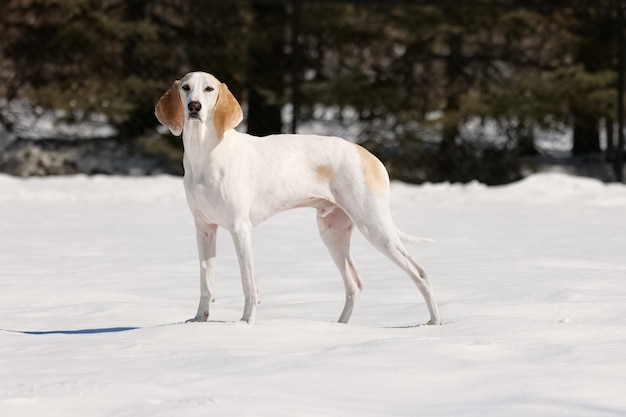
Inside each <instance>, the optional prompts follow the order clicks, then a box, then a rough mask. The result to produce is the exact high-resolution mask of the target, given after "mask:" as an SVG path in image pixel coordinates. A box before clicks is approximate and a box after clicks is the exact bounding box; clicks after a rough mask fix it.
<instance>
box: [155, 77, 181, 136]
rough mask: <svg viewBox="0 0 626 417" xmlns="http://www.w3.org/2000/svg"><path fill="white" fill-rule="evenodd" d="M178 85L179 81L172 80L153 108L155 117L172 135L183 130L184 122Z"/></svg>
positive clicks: (176, 134)
mask: <svg viewBox="0 0 626 417" xmlns="http://www.w3.org/2000/svg"><path fill="white" fill-rule="evenodd" d="M179 87H180V81H179V80H176V81H174V84H172V86H171V87H170V88H169V89H168V90H167V91H166V92H165V94H163V96H162V97H161V98H160V99H159V102H158V103H157V105H156V107H155V109H154V114H155V115H156V118H157V119H159V122H161V124H162V125H163V126H165V127H167V128H168V129H169V130H170V132H172V134H173V135H174V136H179V135H180V134H181V133H182V132H183V123H185V110H184V109H183V102H182V101H181V99H180V92H179Z"/></svg>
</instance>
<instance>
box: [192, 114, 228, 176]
mask: <svg viewBox="0 0 626 417" xmlns="http://www.w3.org/2000/svg"><path fill="white" fill-rule="evenodd" d="M221 142H222V140H221V139H219V138H218V137H217V133H216V131H215V128H214V127H213V121H212V120H209V121H208V123H203V122H201V121H199V120H187V121H186V122H185V124H184V126H183V146H184V155H183V166H184V168H185V176H190V177H198V178H199V177H202V176H203V175H204V173H205V171H206V170H207V169H211V165H212V163H211V155H213V151H214V150H215V148H217V146H218V145H219V144H220V143H221Z"/></svg>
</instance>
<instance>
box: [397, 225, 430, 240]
mask: <svg viewBox="0 0 626 417" xmlns="http://www.w3.org/2000/svg"><path fill="white" fill-rule="evenodd" d="M396 232H398V236H399V237H400V239H402V240H403V241H405V242H407V243H430V242H434V240H433V239H430V238H427V237H417V236H411V235H409V234H406V233H404V232H403V231H402V230H400V229H398V228H397V227H396Z"/></svg>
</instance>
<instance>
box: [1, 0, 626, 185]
mask: <svg viewBox="0 0 626 417" xmlns="http://www.w3.org/2000/svg"><path fill="white" fill-rule="evenodd" d="M623 3H624V2H622V1H618V0H593V1H585V0H580V1H540V0H537V1H534V0H526V1H521V0H519V1H518V0H461V1H452V0H441V1H428V0H423V1H420V0H414V1H409V0H407V1H370V0H365V1H315V0H285V1H280V0H274V1H272V0H265V1H262V0H247V1H244V0H233V1H208V0H204V1H187V0H156V1H154V0H150V1H149V0H131V1H127V0H45V1H44V0H6V1H3V2H2V5H0V35H1V36H0V171H4V172H9V173H12V174H15V175H48V174H71V173H77V172H84V173H87V174H95V173H114V174H116V173H159V172H168V173H175V174H180V173H181V169H182V167H181V163H180V159H181V152H182V149H181V146H182V145H181V143H180V140H179V139H176V138H172V137H171V136H168V135H167V134H166V132H164V131H163V130H160V129H159V127H158V122H157V121H156V119H155V117H154V114H153V112H154V105H155V103H156V101H157V100H158V98H159V97H160V95H161V94H162V93H163V92H164V91H165V90H166V89H167V88H168V87H169V86H170V85H171V83H172V82H173V80H174V79H176V78H179V77H180V76H181V75H183V74H184V73H186V72H188V71H191V70H198V69H201V70H205V71H208V72H211V73H213V74H214V75H216V76H217V77H218V78H219V79H220V80H222V81H224V82H226V83H227V84H228V86H229V88H230V89H231V91H233V93H234V94H235V96H236V97H237V98H238V99H239V101H240V102H241V104H242V105H243V107H244V111H245V113H246V125H245V126H244V127H243V129H244V130H247V131H248V132H249V133H252V134H255V135H266V134H271V133H278V132H291V131H297V132H305V131H306V132H311V133H324V134H336V135H340V136H343V137H346V138H348V139H350V140H353V141H356V142H359V143H361V144H363V145H364V146H366V147H367V148H368V149H370V150H371V151H372V152H374V153H375V154H376V155H377V156H379V157H380V158H381V159H382V160H383V161H384V162H385V164H386V165H387V167H388V169H389V170H390V173H391V175H392V176H393V177H394V178H398V179H402V180H405V181H410V182H416V183H420V182H425V181H461V182H467V181H471V180H474V179H477V180H479V181H482V182H485V183H487V184H501V183H507V182H511V181H515V180H517V179H520V178H522V177H523V176H524V175H526V174H528V173H529V172H532V171H533V170H537V169H541V167H545V166H547V165H554V164H559V165H561V166H563V165H567V166H570V167H571V168H572V169H573V170H574V171H576V172H579V173H584V174H589V175H594V176H596V177H600V178H602V179H604V180H608V181H610V180H620V179H621V178H622V177H621V175H623V166H622V163H623V160H622V158H623V156H622V155H623V153H621V152H618V150H620V149H621V150H622V152H623V143H622V145H621V146H620V145H619V144H618V139H619V138H620V134H619V132H620V129H618V123H617V122H618V120H619V117H618V115H619V114H620V112H618V110H621V109H618V107H619V105H618V103H619V101H620V100H619V99H620V97H619V93H618V92H619V88H618V87H619V84H620V80H619V78H620V77H619V76H618V75H619V71H618V68H619V61H620V38H621V37H622V36H623V27H624V24H623V23H624V22H623V20H624V19H623V13H624V12H623V10H624V4H623ZM622 49H623V45H622ZM622 54H623V51H622ZM621 113H623V111H621ZM43 122H45V123H44V125H46V123H47V125H49V127H48V128H42V127H41V126H42V123H43ZM622 131H623V129H622ZM564 139H565V140H564ZM563 143H565V144H566V145H565V147H564V146H563ZM557 144H558V145H557ZM87 160H90V161H91V162H90V163H86V162H85V161H87ZM107 161H108V162H107Z"/></svg>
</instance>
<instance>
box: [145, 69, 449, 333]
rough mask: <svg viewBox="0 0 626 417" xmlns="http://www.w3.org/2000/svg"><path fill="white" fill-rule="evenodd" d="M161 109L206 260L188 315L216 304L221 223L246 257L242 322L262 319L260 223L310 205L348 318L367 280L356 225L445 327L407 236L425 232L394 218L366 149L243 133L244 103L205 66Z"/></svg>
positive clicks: (324, 139)
mask: <svg viewBox="0 0 626 417" xmlns="http://www.w3.org/2000/svg"><path fill="white" fill-rule="evenodd" d="M155 115H156V117H157V119H158V120H159V122H160V123H161V124H162V125H164V126H166V127H167V128H168V129H169V130H170V131H171V133H172V134H173V135H175V136H179V135H181V133H182V136H183V137H182V140H183V145H184V156H183V165H184V169H185V175H184V179H183V183H184V187H185V193H186V196H187V202H188V204H189V209H190V210H191V213H192V215H193V219H194V222H195V228H196V238H197V244H198V253H199V257H200V302H199V305H198V311H197V313H196V316H195V317H194V318H192V319H190V320H188V321H207V320H208V318H209V305H210V304H211V303H212V302H214V301H215V289H214V276H215V245H216V234H217V229H218V226H219V227H222V228H224V229H226V230H228V231H229V232H230V234H231V236H232V239H233V243H234V246H235V250H236V253H237V257H238V262H239V269H240V272H241V281H242V285H243V293H244V296H245V306H244V310H243V316H242V318H241V320H242V321H244V322H248V323H250V324H254V323H255V320H256V311H257V304H259V302H260V296H259V290H258V288H257V283H256V276H255V270H254V262H253V257H252V240H251V231H252V228H253V227H254V226H256V225H258V224H259V223H261V222H263V221H264V220H266V219H267V218H269V217H270V216H272V215H274V214H276V213H279V212H281V211H284V210H288V209H292V208H297V207H312V208H314V209H316V210H317V224H318V228H319V232H320V236H321V238H322V241H323V242H324V244H325V246H326V247H327V248H328V251H329V252H330V255H331V257H332V259H333V261H334V263H335V264H336V266H337V268H338V269H339V273H340V274H341V277H342V278H343V282H344V285H345V295H346V299H345V304H344V307H343V311H342V312H341V315H340V317H339V322H340V323H347V322H348V320H349V319H350V316H351V315H352V312H353V310H354V306H355V304H356V302H357V300H358V299H359V295H360V293H361V290H362V287H363V283H362V281H361V278H360V276H359V273H358V272H357V270H356V267H355V265H354V261H353V260H352V256H351V254H350V236H351V234H352V230H353V228H354V226H356V227H357V228H358V229H359V231H360V232H361V233H362V234H363V235H364V236H365V237H366V238H367V240H368V241H369V242H370V243H371V244H372V245H373V246H374V247H375V248H376V249H378V250H379V251H380V252H382V253H383V254H384V255H386V256H387V257H388V258H389V259H391V260H392V261H393V262H394V263H395V264H397V265H398V266H399V267H400V268H401V269H403V270H404V271H405V272H406V273H407V274H408V275H409V277H411V279H412V280H413V282H414V283H415V284H416V285H417V287H418V289H419V291H420V292H421V293H422V296H423V297H424V299H425V301H426V305H427V307H428V311H429V313H430V320H429V321H428V323H427V324H442V320H441V317H440V315H439V310H438V307H437V302H436V301H435V296H434V293H433V289H432V286H431V283H430V279H429V277H428V274H427V273H426V270H425V269H424V268H423V267H422V266H421V265H420V264H419V263H417V262H416V261H415V260H414V259H413V258H412V257H411V255H410V254H409V253H408V251H407V250H406V248H405V246H404V245H403V243H402V241H403V240H404V241H409V242H412V241H420V240H423V239H420V238H415V237H413V236H409V235H407V234H405V233H403V232H401V231H400V230H399V229H398V228H397V227H396V226H395V225H394V222H393V220H392V218H391V212H390V208H389V176H388V174H387V171H386V169H385V167H384V165H383V164H382V163H381V162H380V161H379V160H378V159H377V158H376V157H375V156H373V155H372V154H371V153H369V152H368V151H367V150H366V149H365V148H363V147H361V146H359V145H357V144H354V143H351V142H348V141H346V140H344V139H341V138H337V137H328V136H315V135H304V134H278V135H270V136H265V137H254V136H251V135H248V134H245V133H241V132H237V131H235V130H234V128H235V127H236V126H237V125H238V124H239V123H240V122H241V121H242V119H243V112H242V110H241V107H240V106H239V103H238V102H237V100H236V99H235V97H234V96H233V95H232V93H231V92H230V91H229V90H228V87H227V86H226V85H225V84H224V83H222V82H220V81H219V80H218V79H217V78H215V77H214V76H213V75H211V74H208V73H204V72H191V73H188V74H186V75H185V76H184V77H182V78H181V79H180V80H176V81H174V84H173V85H172V86H171V87H170V88H169V89H168V90H167V91H166V92H165V93H164V94H163V96H162V97H161V98H160V99H159V101H158V103H157V105H156V108H155Z"/></svg>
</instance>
